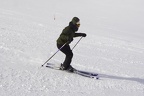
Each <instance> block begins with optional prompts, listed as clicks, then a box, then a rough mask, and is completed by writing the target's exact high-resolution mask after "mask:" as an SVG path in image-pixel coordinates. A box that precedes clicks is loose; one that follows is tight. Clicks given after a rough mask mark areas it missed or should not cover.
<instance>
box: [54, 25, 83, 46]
mask: <svg viewBox="0 0 144 96" xmlns="http://www.w3.org/2000/svg"><path fill="white" fill-rule="evenodd" d="M77 30H78V28H77V27H76V26H75V25H73V24H72V22H70V23H69V26H67V27H65V28H64V29H63V31H62V33H61V34H60V36H59V38H58V39H57V44H59V45H63V44H65V43H66V42H68V44H69V43H71V42H72V40H73V37H78V36H82V33H75V32H76V31H77Z"/></svg>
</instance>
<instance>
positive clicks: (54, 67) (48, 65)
mask: <svg viewBox="0 0 144 96" xmlns="http://www.w3.org/2000/svg"><path fill="white" fill-rule="evenodd" d="M46 67H47V68H51V69H55V70H61V69H60V66H56V65H55V64H51V63H48V64H47V65H46ZM63 71H66V72H69V71H67V70H63ZM69 73H74V74H77V75H81V76H83V77H88V78H93V79H99V76H98V74H96V73H91V72H85V71H80V70H77V69H74V72H69Z"/></svg>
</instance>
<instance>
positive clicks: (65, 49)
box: [57, 44, 73, 70]
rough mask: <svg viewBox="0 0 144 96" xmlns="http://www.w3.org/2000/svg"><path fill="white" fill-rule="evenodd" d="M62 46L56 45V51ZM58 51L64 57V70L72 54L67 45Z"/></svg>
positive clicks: (68, 64) (69, 62)
mask: <svg viewBox="0 0 144 96" xmlns="http://www.w3.org/2000/svg"><path fill="white" fill-rule="evenodd" d="M62 46H63V45H59V44H57V48H58V49H60V48H61V47H62ZM60 51H61V52H63V53H64V54H65V55H66V57H65V60H64V62H63V67H64V70H66V69H67V68H68V67H69V66H70V64H71V61H72V58H73V53H72V50H71V48H70V46H69V45H65V46H64V47H63V48H62V49H61V50H60Z"/></svg>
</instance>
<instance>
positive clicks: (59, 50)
mask: <svg viewBox="0 0 144 96" xmlns="http://www.w3.org/2000/svg"><path fill="white" fill-rule="evenodd" d="M66 44H67V42H66V43H65V44H64V45H63V46H62V47H61V48H59V49H58V50H57V51H56V52H55V53H54V54H53V55H52V56H51V57H50V58H49V59H48V60H47V61H46V62H45V63H44V64H42V67H43V66H44V65H45V64H46V63H47V62H48V61H49V60H50V59H51V58H52V57H53V56H54V55H55V54H57V53H58V52H59V51H60V50H61V49H62V48H63V47H64V46H65V45H66Z"/></svg>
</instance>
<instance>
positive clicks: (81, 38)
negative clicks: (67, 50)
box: [72, 37, 83, 50]
mask: <svg viewBox="0 0 144 96" xmlns="http://www.w3.org/2000/svg"><path fill="white" fill-rule="evenodd" d="M82 38H83V37H81V38H80V39H79V40H78V42H77V43H76V44H75V45H74V47H73V48H72V50H73V49H74V48H75V47H76V45H77V44H78V43H79V42H80V40H81V39H82Z"/></svg>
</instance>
